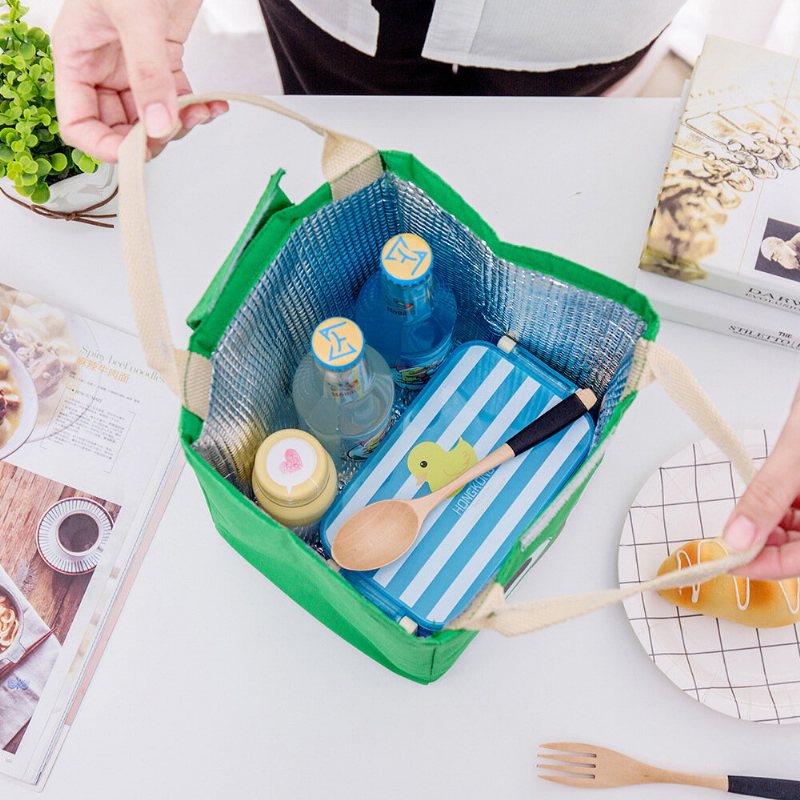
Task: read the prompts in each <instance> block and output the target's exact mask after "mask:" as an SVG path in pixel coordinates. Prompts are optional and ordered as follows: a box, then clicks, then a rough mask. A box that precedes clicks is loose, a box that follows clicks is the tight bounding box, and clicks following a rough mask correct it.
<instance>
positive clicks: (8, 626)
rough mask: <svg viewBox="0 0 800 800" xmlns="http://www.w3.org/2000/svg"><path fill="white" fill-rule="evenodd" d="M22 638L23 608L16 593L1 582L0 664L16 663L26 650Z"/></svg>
mask: <svg viewBox="0 0 800 800" xmlns="http://www.w3.org/2000/svg"><path fill="white" fill-rule="evenodd" d="M21 638H22V608H21V607H20V604H19V602H18V601H17V599H16V597H15V596H14V593H13V592H11V591H10V590H9V589H7V588H6V587H5V586H3V584H2V583H0V665H4V664H9V663H12V664H13V663H16V662H17V661H18V660H19V658H20V656H22V654H23V653H24V652H25V648H24V647H23V646H22V644H21V643H20V640H21Z"/></svg>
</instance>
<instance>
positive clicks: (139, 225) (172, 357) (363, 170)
mask: <svg viewBox="0 0 800 800" xmlns="http://www.w3.org/2000/svg"><path fill="white" fill-rule="evenodd" d="M211 100H237V101H240V102H243V103H248V104H250V105H254V106H259V107H261V108H265V109H267V110H269V111H273V112H275V113H277V114H281V115H283V116H285V117H288V118H290V119H293V120H295V121H297V122H300V123H302V124H303V125H305V126H306V127H307V128H309V129H310V130H312V131H314V132H315V133H317V134H319V135H321V136H323V137H324V139H325V143H324V146H323V151H322V170H323V173H324V175H325V179H326V181H327V182H328V183H329V184H330V186H331V194H332V196H333V199H334V200H337V199H340V198H341V197H346V196H347V195H348V194H350V193H352V192H354V191H357V190H358V189H360V188H362V187H364V186H367V185H369V184H370V183H372V182H373V181H374V180H376V179H377V178H379V177H380V175H381V172H382V167H381V161H380V155H379V154H378V151H377V150H376V149H375V148H374V147H372V146H371V145H369V144H367V143H365V142H362V141H360V140H358V139H354V138H352V137H350V136H347V135H345V134H342V133H337V132H336V131H332V130H329V129H328V128H325V127H323V126H321V125H318V124H317V123H315V122H313V121H312V120H310V119H308V118H306V117H304V116H302V115H301V114H298V113H296V112H295V111H292V110H291V109H289V108H285V107H284V106H281V105H279V104H278V103H276V102H274V101H273V100H269V99H268V98H265V97H259V96H257V95H250V94H241V93H233V92H231V93H228V92H211V93H207V94H200V95H185V96H183V97H181V98H179V100H178V107H179V108H184V107H186V106H188V105H192V104H194V103H207V102H209V101H211ZM119 156H120V157H119V184H120V192H119V216H120V230H121V234H122V249H123V256H124V259H125V263H126V265H127V269H128V288H129V291H130V295H131V299H132V302H133V307H134V313H135V316H136V325H137V328H138V330H139V336H140V338H141V341H142V346H143V348H144V351H145V356H146V358H147V363H148V364H149V365H150V366H151V367H152V368H153V369H155V370H156V371H157V372H158V373H159V374H160V375H161V376H162V378H163V379H164V381H165V382H166V384H167V385H168V386H169V388H170V389H171V390H172V391H173V392H175V393H176V394H177V395H178V396H179V397H180V398H181V400H182V402H183V404H184V405H185V406H186V408H188V409H189V410H190V411H195V412H196V413H199V415H200V416H204V413H203V412H204V411H206V410H207V407H208V391H209V389H210V369H208V367H207V365H203V364H200V367H199V369H197V370H193V372H194V373H196V375H195V376H194V377H193V376H192V375H190V374H189V373H190V366H191V365H193V364H197V363H198V362H205V359H203V358H202V357H200V356H197V355H196V354H191V353H187V352H186V351H182V350H177V349H176V348H175V347H174V345H173V344H172V337H171V335H170V330H169V322H168V319H167V313H166V306H165V304H164V296H163V293H162V291H161V283H160V281H159V278H158V269H157V266H156V260H155V252H154V250H153V239H152V234H151V230H150V222H149V220H148V216H147V198H146V196H145V190H144V163H145V160H146V157H147V135H146V133H145V130H144V126H143V125H142V124H141V123H139V124H137V125H135V126H134V127H133V128H132V129H131V131H130V133H129V134H128V136H127V137H126V139H125V141H124V142H123V143H122V146H121V147H120V154H119ZM195 378H197V379H199V383H200V385H199V386H198V385H197V383H198V381H197V380H195Z"/></svg>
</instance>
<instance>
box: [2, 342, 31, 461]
mask: <svg viewBox="0 0 800 800" xmlns="http://www.w3.org/2000/svg"><path fill="white" fill-rule="evenodd" d="M38 416H39V397H38V395H37V392H36V386H35V385H34V382H33V379H32V378H31V376H30V374H29V373H28V370H27V369H26V368H25V366H24V365H23V363H22V361H20V359H19V358H18V357H17V355H16V354H15V353H14V352H13V351H12V350H11V349H10V348H8V347H6V346H5V345H3V344H0V461H1V460H2V459H4V458H6V457H7V456H10V455H11V453H13V452H14V451H15V450H18V449H19V448H20V447H22V445H23V444H25V442H26V441H27V440H28V437H29V436H30V435H31V433H33V429H34V428H35V427H36V420H37V418H38Z"/></svg>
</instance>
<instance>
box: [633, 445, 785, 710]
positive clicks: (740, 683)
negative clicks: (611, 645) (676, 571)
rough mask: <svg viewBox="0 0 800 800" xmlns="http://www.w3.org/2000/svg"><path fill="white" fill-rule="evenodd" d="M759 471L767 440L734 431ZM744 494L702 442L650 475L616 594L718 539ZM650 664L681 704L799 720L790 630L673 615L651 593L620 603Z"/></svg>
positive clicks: (677, 611)
mask: <svg viewBox="0 0 800 800" xmlns="http://www.w3.org/2000/svg"><path fill="white" fill-rule="evenodd" d="M739 435H740V437H741V438H742V440H743V441H744V443H745V446H746V447H747V450H748V452H749V453H750V455H751V456H752V457H753V459H754V460H755V462H756V464H757V465H760V464H761V463H762V462H763V461H764V459H765V458H766V456H767V454H768V453H769V452H770V450H771V448H772V445H773V443H774V441H775V440H776V438H777V432H774V431H764V430H759V431H739ZM743 489H744V485H743V483H742V481H741V479H740V478H739V477H738V475H737V474H736V472H735V471H734V470H733V468H732V467H731V464H730V460H729V459H728V458H727V457H726V456H725V455H724V454H723V453H722V452H721V451H720V450H719V448H717V446H716V445H714V444H713V443H712V442H710V441H709V440H707V439H704V440H703V441H700V442H695V443H694V444H693V445H691V446H689V447H687V448H685V449H684V450H681V451H680V452H679V453H677V454H676V455H675V456H673V457H672V458H670V459H669V461H667V462H666V463H665V464H663V465H662V466H661V467H659V468H658V469H657V470H656V472H655V473H653V475H651V476H650V478H649V479H648V481H647V482H646V483H645V484H644V486H643V487H642V489H641V490H640V491H639V494H638V495H637V497H636V500H635V501H634V502H633V505H631V507H630V509H629V511H628V515H627V517H626V520H625V525H624V527H623V531H622V537H621V539H620V543H619V579H620V585H622V586H624V585H627V584H631V583H639V582H641V580H643V579H647V578H650V577H652V576H653V575H655V574H656V572H657V571H658V568H659V566H660V565H661V562H662V561H663V560H664V559H665V558H666V557H667V555H668V554H669V553H671V552H672V551H673V550H675V549H676V548H677V547H679V546H680V545H681V544H684V543H685V542H687V541H691V540H693V539H699V538H701V537H702V538H712V537H714V536H718V535H719V534H720V533H721V532H722V528H723V525H724V524H725V521H726V520H727V518H728V515H729V514H730V512H731V511H732V510H733V507H734V505H735V503H736V500H737V499H738V497H739V496H740V495H741V493H742V491H743ZM625 611H626V613H627V614H628V619H629V620H630V623H631V627H632V628H633V630H634V632H635V633H636V635H637V637H638V638H639V641H640V642H641V644H642V647H644V649H645V651H646V652H647V654H648V656H650V658H651V660H652V661H653V662H654V663H655V665H656V666H657V667H658V668H659V669H660V670H661V671H662V672H663V673H664V674H665V675H666V676H667V677H668V678H669V679H670V680H671V681H672V682H673V683H674V684H675V685H676V686H678V688H680V689H682V690H683V691H684V692H685V693H686V694H688V695H689V696H690V697H693V698H695V699H696V700H698V701H699V702H701V703H704V704H705V705H707V706H709V707H710V708H713V709H715V710H716V711H721V712H722V713H724V714H729V715H730V716H732V717H738V718H739V719H745V720H752V721H755V722H771V723H773V724H788V723H791V722H797V721H799V720H800V625H789V626H786V627H783V628H750V627H746V626H744V625H737V624H736V623H735V622H728V621H726V620H718V619H716V618H714V617H708V616H704V615H702V614H697V613H692V612H691V611H688V610H686V609H682V608H677V607H676V606H674V605H673V604H672V603H670V602H668V601H667V600H665V599H664V598H662V597H661V596H660V595H658V594H656V593H655V592H647V593H646V594H644V595H639V596H636V597H633V598H629V599H628V600H626V601H625Z"/></svg>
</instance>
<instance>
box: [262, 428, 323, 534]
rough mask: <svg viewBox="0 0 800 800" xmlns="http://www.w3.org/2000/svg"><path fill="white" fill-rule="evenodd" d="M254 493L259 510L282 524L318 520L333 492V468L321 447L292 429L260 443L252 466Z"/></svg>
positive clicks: (313, 439) (304, 434) (302, 432)
mask: <svg viewBox="0 0 800 800" xmlns="http://www.w3.org/2000/svg"><path fill="white" fill-rule="evenodd" d="M253 492H254V493H255V495H256V499H257V500H258V502H259V504H260V505H261V506H262V508H263V509H264V510H265V511H267V513H269V514H270V515H272V516H273V517H275V519H277V521H278V522H281V523H283V524H285V525H290V526H291V525H297V524H305V522H306V520H308V521H311V519H319V518H320V517H321V516H322V515H323V514H324V513H325V511H326V510H327V508H328V506H330V504H331V502H332V500H333V497H334V495H335V493H336V468H335V467H334V465H333V461H332V459H331V457H330V455H329V454H328V453H327V451H326V450H325V449H324V448H323V446H322V445H321V444H320V443H319V442H318V441H317V440H316V439H315V438H314V437H313V436H311V435H310V434H308V433H306V432H305V431H301V430H297V429H295V428H287V429H286V430H281V431H276V432H275V433H273V434H271V435H270V436H268V437H267V438H266V439H264V441H263V442H262V443H261V445H260V447H259V448H258V452H257V453H256V459H255V463H254V465H253Z"/></svg>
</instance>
